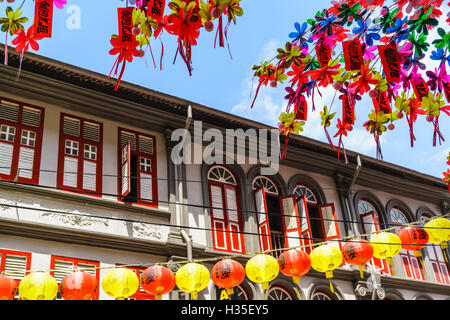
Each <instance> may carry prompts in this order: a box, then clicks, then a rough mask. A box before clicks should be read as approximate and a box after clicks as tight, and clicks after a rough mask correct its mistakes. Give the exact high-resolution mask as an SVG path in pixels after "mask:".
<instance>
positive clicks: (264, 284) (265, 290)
mask: <svg viewBox="0 0 450 320" xmlns="http://www.w3.org/2000/svg"><path fill="white" fill-rule="evenodd" d="M261 287H262V290H263V294H264V300H267V289H269V283H268V282H263V283H262V284H261Z"/></svg>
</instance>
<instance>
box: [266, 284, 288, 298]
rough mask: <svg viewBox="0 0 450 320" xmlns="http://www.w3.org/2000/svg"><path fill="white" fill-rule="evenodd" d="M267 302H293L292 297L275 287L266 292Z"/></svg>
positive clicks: (277, 286) (280, 287)
mask: <svg viewBox="0 0 450 320" xmlns="http://www.w3.org/2000/svg"><path fill="white" fill-rule="evenodd" d="M267 300H294V297H293V296H292V295H291V294H290V293H289V291H287V290H286V289H285V288H283V287H282V286H279V285H275V286H271V287H270V288H269V290H267Z"/></svg>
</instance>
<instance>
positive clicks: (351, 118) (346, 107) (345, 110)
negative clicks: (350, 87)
mask: <svg viewBox="0 0 450 320" xmlns="http://www.w3.org/2000/svg"><path fill="white" fill-rule="evenodd" d="M340 98H342V121H343V122H344V124H348V125H354V124H355V106H354V105H353V104H351V103H350V101H349V98H348V96H347V95H342V96H341V97H340Z"/></svg>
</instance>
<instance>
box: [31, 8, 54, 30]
mask: <svg viewBox="0 0 450 320" xmlns="http://www.w3.org/2000/svg"><path fill="white" fill-rule="evenodd" d="M34 8H35V9H34V24H33V26H34V31H35V33H36V36H39V37H42V38H51V37H52V27H53V0H35V7H34Z"/></svg>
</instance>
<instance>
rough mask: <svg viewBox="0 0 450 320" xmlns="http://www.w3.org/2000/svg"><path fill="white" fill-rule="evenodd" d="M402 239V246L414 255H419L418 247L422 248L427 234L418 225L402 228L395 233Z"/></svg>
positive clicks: (427, 237)
mask: <svg viewBox="0 0 450 320" xmlns="http://www.w3.org/2000/svg"><path fill="white" fill-rule="evenodd" d="M397 235H398V236H399V238H400V240H401V241H402V248H403V249H405V250H409V251H414V256H416V257H421V256H422V254H421V252H420V249H422V248H424V247H425V246H426V244H427V243H428V240H429V235H428V233H427V232H426V231H425V229H424V228H422V227H420V226H411V227H405V228H402V229H401V230H400V231H399V233H398V234H397Z"/></svg>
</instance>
